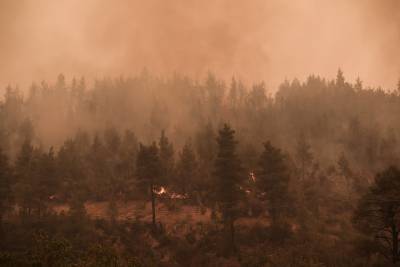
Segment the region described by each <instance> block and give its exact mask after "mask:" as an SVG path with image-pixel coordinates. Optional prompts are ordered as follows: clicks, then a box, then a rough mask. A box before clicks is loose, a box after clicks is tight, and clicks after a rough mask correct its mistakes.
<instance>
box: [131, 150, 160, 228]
mask: <svg viewBox="0 0 400 267" xmlns="http://www.w3.org/2000/svg"><path fill="white" fill-rule="evenodd" d="M136 175H137V179H138V180H139V183H140V184H141V185H143V186H146V187H148V189H149V194H150V200H151V210H152V223H153V226H154V228H155V227H156V207H155V205H156V195H155V192H154V191H155V190H156V188H157V187H158V186H160V176H161V164H160V158H159V151H158V147H157V145H156V143H153V144H152V145H150V146H145V145H143V144H140V145H139V153H138V156H137V160H136Z"/></svg>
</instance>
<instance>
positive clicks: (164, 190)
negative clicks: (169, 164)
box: [154, 186, 167, 195]
mask: <svg viewBox="0 0 400 267" xmlns="http://www.w3.org/2000/svg"><path fill="white" fill-rule="evenodd" d="M154 193H156V194H157V195H163V194H166V193H167V190H166V189H165V188H164V187H163V186H161V188H160V190H158V191H157V190H156V189H154Z"/></svg>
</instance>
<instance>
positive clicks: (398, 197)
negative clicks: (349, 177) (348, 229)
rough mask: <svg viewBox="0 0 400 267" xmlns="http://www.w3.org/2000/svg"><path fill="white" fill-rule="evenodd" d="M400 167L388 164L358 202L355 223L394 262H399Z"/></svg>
mask: <svg viewBox="0 0 400 267" xmlns="http://www.w3.org/2000/svg"><path fill="white" fill-rule="evenodd" d="M399 218H400V170H399V169H397V168H396V167H389V168H387V169H385V170H384V171H383V172H381V173H378V174H377V175H376V177H375V183H374V184H373V185H372V186H371V188H370V189H369V191H368V192H367V193H366V194H364V195H363V197H362V198H361V201H359V205H358V208H357V210H356V212H355V214H354V223H355V226H356V227H357V228H358V229H359V230H360V231H361V232H364V233H365V234H366V235H368V236H371V238H373V241H374V242H375V243H376V244H377V245H378V247H379V249H378V251H379V252H380V253H382V255H383V256H385V257H386V258H387V259H390V260H391V261H392V262H393V264H396V263H398V262H400V251H399V249H400V238H399V237H400V219H399Z"/></svg>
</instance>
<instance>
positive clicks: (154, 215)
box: [150, 182, 156, 229]
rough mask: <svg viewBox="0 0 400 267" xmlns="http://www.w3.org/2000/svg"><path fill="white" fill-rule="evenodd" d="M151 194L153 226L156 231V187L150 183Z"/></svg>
mask: <svg viewBox="0 0 400 267" xmlns="http://www.w3.org/2000/svg"><path fill="white" fill-rule="evenodd" d="M150 194H151V211H152V215H153V217H152V218H153V220H152V222H153V226H154V229H155V228H156V200H155V195H154V186H153V182H151V183H150Z"/></svg>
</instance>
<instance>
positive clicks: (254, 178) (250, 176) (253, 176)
mask: <svg viewBox="0 0 400 267" xmlns="http://www.w3.org/2000/svg"><path fill="white" fill-rule="evenodd" d="M249 179H250V180H251V181H253V182H255V181H256V175H255V174H254V172H249Z"/></svg>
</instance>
